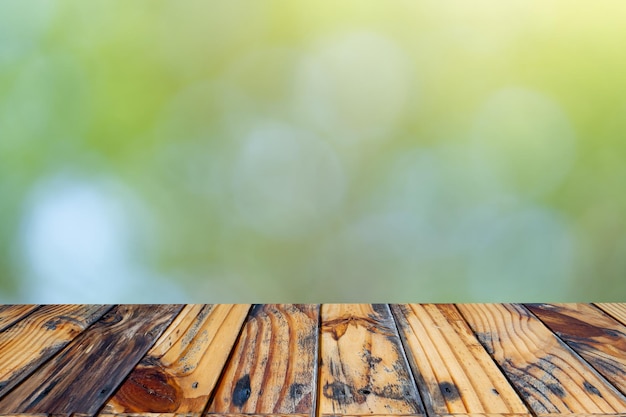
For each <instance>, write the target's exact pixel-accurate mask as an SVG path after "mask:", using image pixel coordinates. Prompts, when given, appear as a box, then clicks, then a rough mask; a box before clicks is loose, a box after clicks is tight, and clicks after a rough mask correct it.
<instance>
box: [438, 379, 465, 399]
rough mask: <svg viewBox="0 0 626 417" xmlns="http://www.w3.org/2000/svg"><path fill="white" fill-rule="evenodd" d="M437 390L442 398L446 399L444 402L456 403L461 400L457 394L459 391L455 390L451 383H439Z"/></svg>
mask: <svg viewBox="0 0 626 417" xmlns="http://www.w3.org/2000/svg"><path fill="white" fill-rule="evenodd" d="M439 390H440V391H441V393H442V394H443V397H444V398H445V399H446V401H456V400H458V399H459V398H461V394H459V390H458V389H457V387H456V385H454V384H453V383H451V382H448V381H444V382H440V383H439Z"/></svg>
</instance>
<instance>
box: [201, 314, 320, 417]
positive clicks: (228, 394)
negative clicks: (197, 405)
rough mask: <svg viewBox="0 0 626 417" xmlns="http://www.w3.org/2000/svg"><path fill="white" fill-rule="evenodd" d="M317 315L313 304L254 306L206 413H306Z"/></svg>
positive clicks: (309, 404)
mask: <svg viewBox="0 0 626 417" xmlns="http://www.w3.org/2000/svg"><path fill="white" fill-rule="evenodd" d="M318 317H319V306H317V305H304V304H302V305H294V304H289V305H277V304H264V305H255V306H254V307H253V308H252V310H251V312H250V315H249V317H248V319H247V320H246V323H245V325H244V328H243V331H242V333H241V336H240V339H239V341H238V343H237V346H236V348H235V350H234V352H233V356H232V358H231V359H230V361H229V363H228V365H227V368H226V370H225V372H224V376H223V378H222V380H221V382H220V385H219V386H218V388H217V392H216V395H215V398H214V400H213V403H212V404H211V406H210V408H209V412H210V413H218V414H221V413H224V414H309V413H311V412H312V410H313V402H314V399H315V395H316V391H315V381H316V378H315V376H316V369H317V367H316V362H317V329H318Z"/></svg>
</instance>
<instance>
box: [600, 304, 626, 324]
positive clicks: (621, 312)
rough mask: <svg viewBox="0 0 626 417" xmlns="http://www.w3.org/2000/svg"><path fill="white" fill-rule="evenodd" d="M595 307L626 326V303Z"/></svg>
mask: <svg viewBox="0 0 626 417" xmlns="http://www.w3.org/2000/svg"><path fill="white" fill-rule="evenodd" d="M595 305H596V306H597V307H599V308H600V309H602V310H603V311H604V312H605V313H607V314H610V315H611V316H613V318H615V320H618V321H619V322H620V323H622V324H623V325H625V326H626V303H596V304H595Z"/></svg>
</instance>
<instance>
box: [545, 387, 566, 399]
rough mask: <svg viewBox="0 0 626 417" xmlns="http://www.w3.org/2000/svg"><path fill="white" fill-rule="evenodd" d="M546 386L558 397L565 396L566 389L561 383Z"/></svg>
mask: <svg viewBox="0 0 626 417" xmlns="http://www.w3.org/2000/svg"><path fill="white" fill-rule="evenodd" d="M546 387H547V388H548V389H549V390H550V391H552V392H553V393H554V394H555V395H556V396H557V397H559V398H565V391H563V388H561V386H560V385H559V384H546Z"/></svg>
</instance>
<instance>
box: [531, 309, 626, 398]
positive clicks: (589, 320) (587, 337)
mask: <svg viewBox="0 0 626 417" xmlns="http://www.w3.org/2000/svg"><path fill="white" fill-rule="evenodd" d="M526 308H528V309H529V310H530V311H532V312H533V313H534V314H535V315H536V316H537V317H539V319H540V320H541V321H543V323H544V324H545V325H546V326H548V328H550V330H552V331H553V332H554V333H556V334H557V335H558V336H559V337H560V338H561V339H562V340H563V341H565V343H567V344H568V345H569V346H570V347H571V348H572V349H573V350H574V351H575V352H576V353H578V354H579V355H580V356H582V357H583V358H585V360H586V361H587V362H589V363H590V364H591V365H592V366H593V367H594V368H595V369H596V370H597V371H598V372H599V373H600V374H602V376H604V377H605V378H606V379H608V380H609V381H610V382H611V383H612V384H613V385H615V386H616V387H617V388H619V389H620V390H621V391H622V393H624V392H626V327H625V326H624V325H622V324H621V323H619V322H618V321H616V320H615V319H613V318H612V317H610V316H608V315H606V314H604V313H603V312H602V311H600V310H598V309H597V308H596V307H593V306H591V305H589V304H528V305H526Z"/></svg>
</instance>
